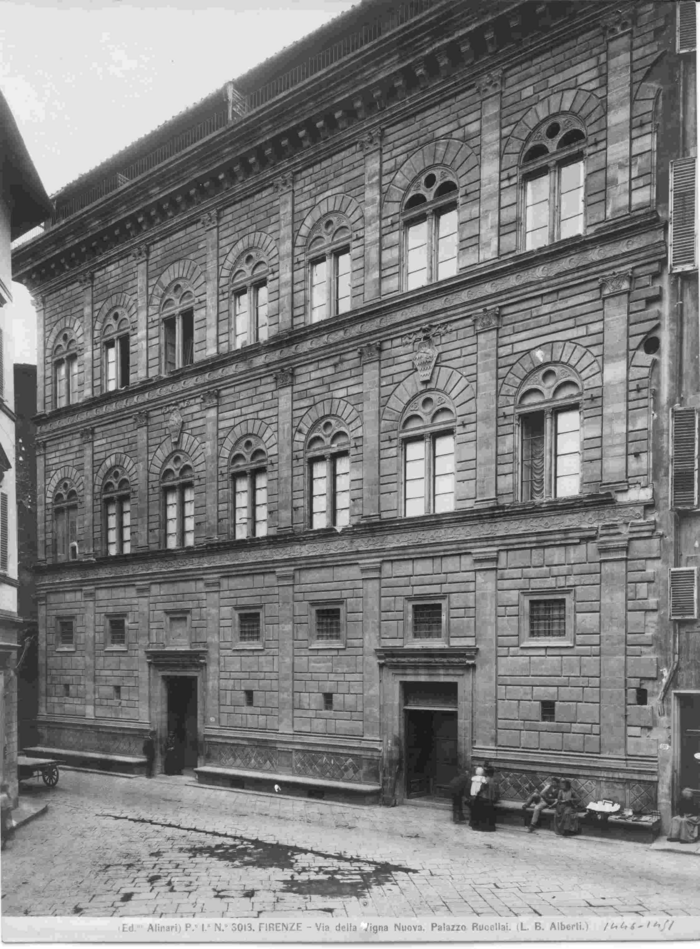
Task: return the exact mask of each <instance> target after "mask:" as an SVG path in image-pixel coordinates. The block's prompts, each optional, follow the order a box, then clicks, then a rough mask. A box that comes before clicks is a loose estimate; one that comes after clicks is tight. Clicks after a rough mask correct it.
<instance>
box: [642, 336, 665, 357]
mask: <svg viewBox="0 0 700 949" xmlns="http://www.w3.org/2000/svg"><path fill="white" fill-rule="evenodd" d="M660 346H661V343H660V341H659V337H658V336H650V337H649V339H645V340H644V352H645V353H646V354H647V356H654V355H655V354H656V353H658V351H659V347H660Z"/></svg>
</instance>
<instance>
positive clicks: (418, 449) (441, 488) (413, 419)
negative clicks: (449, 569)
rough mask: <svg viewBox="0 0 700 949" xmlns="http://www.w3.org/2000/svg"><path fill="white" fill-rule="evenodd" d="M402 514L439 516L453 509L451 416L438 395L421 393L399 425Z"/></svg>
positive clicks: (453, 473) (445, 400) (453, 420)
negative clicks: (401, 468)
mask: <svg viewBox="0 0 700 949" xmlns="http://www.w3.org/2000/svg"><path fill="white" fill-rule="evenodd" d="M400 438H401V451H402V457H403V513H404V515H405V516H406V517H418V516H420V515H421V514H441V513H444V512H446V511H453V510H454V506H455V414H454V409H453V408H452V405H451V404H450V403H449V402H448V400H447V399H446V397H445V396H444V395H441V394H440V393H423V394H421V395H420V396H418V397H417V398H416V399H414V400H413V402H412V403H411V404H410V405H409V407H408V408H407V410H406V412H405V413H404V418H403V421H402V424H401V432H400Z"/></svg>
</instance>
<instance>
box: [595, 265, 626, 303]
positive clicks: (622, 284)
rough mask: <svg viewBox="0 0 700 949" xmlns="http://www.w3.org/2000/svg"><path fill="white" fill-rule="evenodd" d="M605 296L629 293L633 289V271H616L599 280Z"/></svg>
mask: <svg viewBox="0 0 700 949" xmlns="http://www.w3.org/2000/svg"><path fill="white" fill-rule="evenodd" d="M598 283H599V284H600V290H601V293H602V295H603V296H604V297H611V296H613V295H614V294H616V293H629V292H630V290H631V289H632V271H631V270H626V271H621V272H620V273H617V272H614V273H611V274H609V275H608V276H607V277H601V278H600V280H599V281H598Z"/></svg>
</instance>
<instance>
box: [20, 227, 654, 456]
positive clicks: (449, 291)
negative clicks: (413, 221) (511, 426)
mask: <svg viewBox="0 0 700 949" xmlns="http://www.w3.org/2000/svg"><path fill="white" fill-rule="evenodd" d="M663 235H664V232H663V226H662V225H661V222H660V221H659V218H658V216H657V215H656V214H655V213H649V214H646V215H639V216H635V217H633V218H627V219H625V221H624V222H623V223H621V222H619V221H616V222H614V223H613V224H611V225H609V226H608V227H606V228H605V229H602V228H601V229H599V230H598V231H596V233H595V235H591V236H588V237H584V238H581V239H578V240H576V241H575V242H574V243H572V244H567V246H562V245H561V244H559V245H557V244H553V245H550V246H548V247H546V248H542V249H541V250H540V251H532V252H529V253H525V254H516V255H513V256H510V257H505V258H501V259H499V260H497V261H494V262H491V261H488V262H487V263H486V264H483V265H480V264H479V265H476V266H474V267H472V268H470V269H469V270H467V271H464V272H462V273H460V274H458V275H457V276H456V277H452V278H450V279H449V280H445V281H441V282H440V283H439V284H431V285H429V286H428V287H425V288H423V289H422V290H421V291H412V292H411V293H402V294H394V295H392V296H388V297H384V298H382V299H380V300H376V301H372V302H371V303H369V304H366V305H365V306H363V307H359V308H358V309H357V310H353V311H351V312H350V313H348V314H347V315H346V316H344V317H342V318H336V319H335V320H333V322H332V324H329V325H327V326H326V325H323V326H322V325H321V324H318V323H317V324H313V325H307V326H304V327H300V328H299V329H295V330H293V331H290V332H288V333H280V334H277V335H275V336H273V337H271V338H270V339H269V340H268V341H267V342H266V343H264V344H255V345H252V346H248V347H246V349H245V350H244V351H235V352H230V353H224V354H221V355H219V356H215V357H212V358H211V359H209V360H202V361H201V362H198V363H196V364H194V365H193V366H191V367H188V369H186V370H182V371H179V372H178V373H176V374H173V375H172V376H167V377H163V376H159V377H156V378H155V379H151V380H148V381H146V382H143V383H138V384H136V385H134V386H131V387H130V388H129V389H128V390H123V391H122V392H120V393H118V394H114V393H110V394H109V395H101V396H97V397H96V398H94V399H92V400H90V401H88V402H85V403H78V404H77V405H75V406H71V407H69V408H66V409H61V410H59V411H58V412H52V413H50V415H48V416H46V415H44V416H37V419H36V421H37V433H38V436H39V437H41V438H44V439H45V438H47V437H48V436H49V435H51V434H53V433H55V434H58V433H59V432H60V433H63V432H65V431H67V430H71V429H79V428H81V427H83V426H84V425H85V424H86V423H90V424H97V423H98V422H99V420H100V418H105V419H109V421H110V422H111V421H112V419H113V418H114V417H115V416H121V415H124V416H127V415H131V416H133V415H134V414H136V413H137V412H138V411H139V410H141V411H143V410H146V409H148V410H156V409H158V408H160V407H163V406H165V405H170V404H172V403H177V402H178V401H179V400H180V399H182V398H183V397H184V396H186V395H187V394H189V393H190V392H191V393H192V394H193V395H195V394H196V395H197V396H199V397H201V396H202V394H203V393H202V389H209V388H219V389H221V388H222V387H223V386H225V385H226V383H227V382H228V381H230V382H232V383H236V384H238V383H240V382H242V381H244V380H247V379H248V378H255V377H256V376H259V375H260V374H261V373H265V374H267V373H269V374H280V375H282V374H284V373H286V372H288V371H289V370H290V369H292V370H293V368H294V366H290V365H289V354H290V353H291V352H294V360H295V362H294V365H299V366H301V365H303V364H304V363H305V362H307V361H308V360H309V359H310V358H314V359H315V358H318V357H319V356H320V355H321V354H322V352H323V350H324V349H326V348H327V349H329V350H331V351H332V352H334V353H337V352H339V351H342V350H343V349H347V350H353V349H354V350H355V352H357V351H358V349H359V348H360V345H359V344H361V345H366V344H367V343H369V342H379V341H380V340H381V339H387V340H389V339H392V338H394V337H395V336H397V334H398V333H399V332H400V333H401V335H402V336H407V335H411V334H413V335H415V334H419V333H420V332H422V327H423V326H424V325H425V319H426V317H428V319H430V318H433V319H437V318H439V319H440V326H443V325H444V324H445V323H446V322H447V321H456V320H460V321H464V320H465V319H468V318H469V316H471V315H472V313H470V304H473V305H474V313H473V315H476V314H477V313H478V314H480V313H481V312H482V311H483V309H484V304H487V306H486V308H487V309H488V303H489V302H490V301H493V302H494V303H495V302H496V301H497V302H498V305H499V306H501V307H502V306H503V305H504V304H506V303H512V302H515V301H517V300H519V299H523V298H526V297H527V296H528V295H529V294H531V293H532V292H533V291H534V290H537V291H538V292H539V291H540V290H541V288H542V283H543V281H547V289H548V290H551V289H555V288H556V287H557V285H558V283H561V284H562V285H566V286H573V285H575V284H576V283H577V282H585V281H588V280H590V279H591V276H595V275H596V273H597V272H602V271H603V270H605V271H609V268H610V264H611V262H612V261H616V262H617V261H619V266H620V267H622V266H623V265H624V264H625V263H626V262H630V263H631V262H632V261H633V260H634V261H636V260H639V259H648V258H650V257H663V258H664V259H665V256H666V244H665V242H664V240H663ZM409 301H410V302H409ZM431 325H432V324H431ZM407 329H410V331H411V332H410V333H408V334H407V333H406V330H407ZM285 378H287V377H286V376H285ZM282 384H289V383H288V382H287V383H282Z"/></svg>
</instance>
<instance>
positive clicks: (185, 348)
mask: <svg viewBox="0 0 700 949" xmlns="http://www.w3.org/2000/svg"><path fill="white" fill-rule="evenodd" d="M194 302H195V298H194V292H193V291H192V289H191V288H190V287H189V286H188V285H187V284H186V283H184V282H181V281H179V280H178V281H176V282H175V283H174V284H172V286H170V287H169V288H168V291H167V293H166V294H165V296H164V297H163V302H162V304H161V308H160V312H161V320H162V326H163V329H162V332H163V350H162V352H163V372H174V371H175V370H176V369H182V367H183V366H191V365H192V363H193V362H194Z"/></svg>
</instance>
